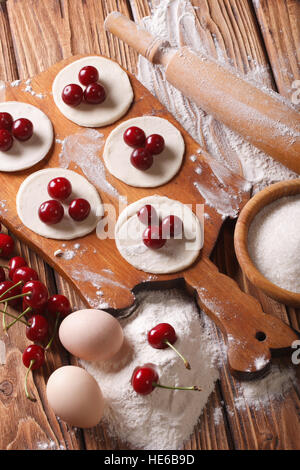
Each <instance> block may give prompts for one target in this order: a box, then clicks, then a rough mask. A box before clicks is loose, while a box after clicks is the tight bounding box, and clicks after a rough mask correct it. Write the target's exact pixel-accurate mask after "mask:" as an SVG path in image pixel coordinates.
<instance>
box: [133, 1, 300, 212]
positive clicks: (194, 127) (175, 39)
mask: <svg viewBox="0 0 300 470" xmlns="http://www.w3.org/2000/svg"><path fill="white" fill-rule="evenodd" d="M156 4H157V5H156V6H155V8H154V9H153V12H152V16H151V17H146V18H144V19H143V25H144V27H145V28H146V29H147V30H148V31H150V32H151V33H152V34H154V35H156V36H159V37H161V38H162V39H164V40H168V41H169V42H170V43H171V45H172V46H174V47H179V46H182V45H188V46H190V47H191V48H192V49H193V50H194V51H195V52H201V51H202V52H206V53H208V54H212V53H213V55H214V56H215V57H216V58H218V60H220V61H221V62H223V63H226V64H230V65H233V64H231V61H230V60H229V59H228V58H227V57H225V56H224V52H223V50H221V48H220V47H219V39H218V37H217V35H216V34H214V33H212V34H211V35H210V33H209V35H208V34H207V29H206V30H205V31H204V29H203V28H202V26H201V25H198V24H197V23H196V17H195V10H194V8H193V7H192V5H191V3H190V1H187V0H173V1H172V2H170V1H169V0H161V1H160V2H156ZM199 8H201V7H199ZM220 39H221V38H220ZM212 43H214V47H215V50H214V51H213V49H212ZM249 67H250V68H251V70H250V71H249V72H248V74H247V78H248V79H249V80H253V79H254V80H256V81H257V82H259V83H260V84H261V87H262V88H264V90H268V93H274V92H272V90H271V89H270V88H267V87H270V86H271V81H270V74H269V71H268V69H267V68H266V67H263V66H262V65H259V64H257V63H256V61H255V60H252V59H251V57H249ZM138 78H139V80H140V81H141V82H142V83H143V84H144V85H145V86H146V87H147V88H148V89H149V90H150V91H151V93H153V94H154V95H155V96H156V97H157V98H158V99H159V100H160V101H161V102H162V103H163V104H164V105H165V106H166V107H167V108H168V109H169V111H170V112H171V113H172V114H173V115H174V116H175V117H176V118H177V120H178V121H179V122H180V123H181V124H182V126H183V127H184V128H185V129H186V130H187V131H188V132H189V133H190V134H191V135H192V137H193V138H194V139H195V140H196V141H197V142H199V144H200V145H201V146H203V147H204V148H205V149H206V150H207V151H208V152H209V153H211V155H213V156H214V157H215V158H216V159H217V160H218V161H219V162H221V163H223V164H225V165H226V166H227V167H228V168H230V169H231V170H233V171H235V172H237V173H239V172H240V170H241V167H242V170H243V174H244V176H245V178H246V179H247V180H248V181H249V182H251V183H253V184H255V185H256V189H261V188H262V187H264V186H266V185H269V184H271V183H273V182H276V181H280V180H284V179H291V178H295V177H297V175H296V174H295V173H293V172H292V171H290V170H288V169H287V168H285V167H284V166H283V165H281V164H280V163H277V162H275V161H274V160H273V159H272V158H271V157H269V156H267V155H266V154H264V153H263V152H261V151H260V150H258V149H257V148H255V147H253V146H252V145H250V144H249V143H248V142H246V141H244V140H243V139H242V138H241V137H240V136H238V135H237V134H235V133H234V132H232V131H231V130H230V129H228V128H227V127H226V126H224V125H223V124H222V123H219V122H217V121H216V120H215V119H214V118H212V116H210V115H207V114H205V113H204V112H203V111H202V110H201V109H200V108H199V107H197V106H196V105H195V104H194V103H193V102H192V101H190V100H189V99H187V98H185V97H184V96H183V95H182V93H180V92H179V91H178V90H176V89H175V88H174V87H173V86H172V85H170V84H169V83H168V82H167V81H166V79H165V73H164V71H163V69H162V68H161V67H160V66H153V65H152V64H150V63H149V62H148V61H147V60H146V59H144V58H143V57H141V56H140V57H139V63H138ZM265 85H266V86H267V87H266V86H265ZM276 97H277V98H278V95H277V94H276ZM279 99H282V100H285V99H284V98H283V97H281V98H279ZM197 184H198V185H199V184H201V179H200V178H199V179H197ZM206 197H207V198H208V199H207V202H208V203H209V202H210V199H209V198H210V195H207V196H206ZM211 203H212V205H213V204H214V201H211Z"/></svg>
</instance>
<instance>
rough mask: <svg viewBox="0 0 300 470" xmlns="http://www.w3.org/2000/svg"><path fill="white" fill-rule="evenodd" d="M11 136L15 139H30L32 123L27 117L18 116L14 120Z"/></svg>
mask: <svg viewBox="0 0 300 470" xmlns="http://www.w3.org/2000/svg"><path fill="white" fill-rule="evenodd" d="M12 133H13V136H14V137H15V138H16V139H17V140H21V141H22V142H24V141H25V140H28V139H30V137H32V134H33V124H32V122H31V121H29V119H26V118H20V119H17V120H16V121H14V123H13V126H12Z"/></svg>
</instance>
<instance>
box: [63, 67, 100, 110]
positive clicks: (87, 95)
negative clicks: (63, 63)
mask: <svg viewBox="0 0 300 470" xmlns="http://www.w3.org/2000/svg"><path fill="white" fill-rule="evenodd" d="M78 80H79V82H80V83H81V84H82V85H84V86H85V87H86V88H85V90H83V89H82V88H81V86H80V85H77V84H76V83H71V84H69V85H66V86H65V87H64V89H63V91H62V95H61V97H62V100H63V101H64V103H66V104H67V105H68V106H79V105H80V103H81V102H82V100H84V101H85V103H88V104H100V103H102V102H103V101H104V100H105V98H106V92H105V89H104V87H103V85H101V84H100V83H98V80H99V73H98V70H97V69H96V68H95V67H93V66H92V65H87V66H86V67H83V68H82V69H81V70H80V71H79V74H78Z"/></svg>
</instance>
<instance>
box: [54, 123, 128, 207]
mask: <svg viewBox="0 0 300 470" xmlns="http://www.w3.org/2000/svg"><path fill="white" fill-rule="evenodd" d="M56 142H57V143H60V144H61V145H62V150H61V153H60V154H59V159H60V166H61V167H62V168H69V165H70V163H71V162H73V163H75V164H76V165H78V166H79V167H80V168H81V170H82V171H83V173H84V174H85V176H86V177H87V178H88V180H89V181H90V182H91V183H93V184H94V185H95V186H97V187H98V188H99V189H100V190H102V191H104V192H106V193H108V194H110V195H111V196H113V197H115V198H119V197H120V195H119V193H118V191H117V190H116V188H115V187H114V186H112V185H111V184H110V183H109V182H108V181H107V179H106V172H105V167H104V165H103V163H102V161H101V159H100V151H101V150H102V148H103V145H104V139H103V134H101V133H100V132H98V131H96V130H94V129H86V130H83V131H81V132H77V133H76V134H72V135H69V136H68V137H66V138H65V139H64V140H59V139H57V140H56Z"/></svg>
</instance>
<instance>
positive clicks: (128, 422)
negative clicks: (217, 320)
mask: <svg viewBox="0 0 300 470" xmlns="http://www.w3.org/2000/svg"><path fill="white" fill-rule="evenodd" d="M139 300H140V302H139V306H138V308H137V310H136V312H135V313H134V314H133V315H132V316H130V317H129V318H128V319H126V320H123V321H122V326H123V328H124V335H125V338H126V340H127V342H128V351H127V354H125V355H124V357H123V359H122V361H121V362H120V363H119V364H118V363H116V362H111V363H108V362H107V363H106V364H103V363H102V364H101V363H88V362H85V361H83V365H84V367H85V368H86V369H87V371H88V372H90V373H91V374H92V375H93V376H94V377H95V378H96V380H97V381H98V383H99V385H100V387H101V389H102V392H103V395H104V397H105V399H106V402H107V406H106V409H105V412H104V419H105V421H106V422H107V426H108V429H109V431H110V432H111V433H112V434H113V435H117V436H118V437H119V438H120V439H121V440H122V441H123V442H128V443H129V444H131V445H133V446H136V447H138V448H145V449H178V448H180V447H181V446H182V444H183V442H184V441H185V440H187V439H188V438H189V437H190V435H191V434H192V432H193V430H194V426H195V425H196V423H197V421H198V418H199V416H200V415H201V412H202V410H203V407H204V406H205V404H206V402H207V400H208V397H209V395H210V394H211V392H212V391H213V390H214V386H215V382H216V380H217V378H218V371H217V369H216V368H215V366H214V365H213V356H212V354H211V350H212V349H211V348H210V342H211V339H210V332H209V331H208V330H206V329H204V328H203V325H202V322H201V317H199V312H198V309H197V307H196V305H195V303H194V301H193V300H192V299H191V298H190V297H187V296H186V295H185V294H184V293H182V292H181V291H177V290H170V291H161V292H160V291H153V292H151V293H147V294H146V293H145V292H144V293H143V294H142V295H141V297H140V299H139ZM162 322H166V323H170V324H171V325H172V326H173V327H174V328H175V331H176V332H177V335H178V340H177V341H176V347H177V348H178V350H179V351H180V352H181V353H182V354H183V355H184V356H186V358H187V359H188V360H189V361H190V363H191V370H190V371H188V370H187V369H185V367H184V364H183V362H182V361H181V359H180V358H179V357H178V356H177V355H176V354H175V353H174V351H172V350H171V349H170V348H167V349H164V350H159V349H153V348H152V347H151V346H150V345H149V344H148V342H147V332H148V331H149V330H150V329H151V328H153V327H154V326H155V325H156V324H158V323H162ZM122 356H123V352H122ZM149 363H151V364H155V365H156V370H157V372H158V374H159V380H160V383H162V384H164V385H174V386H189V385H198V386H200V387H201V388H202V391H201V392H194V391H178V390H177V391H171V390H161V389H155V390H154V391H153V392H152V393H151V394H150V395H147V396H141V395H138V394H137V393H136V392H135V391H134V390H133V388H132V386H131V383H130V379H131V376H132V372H133V371H134V369H135V368H136V367H137V366H141V365H144V364H149Z"/></svg>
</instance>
